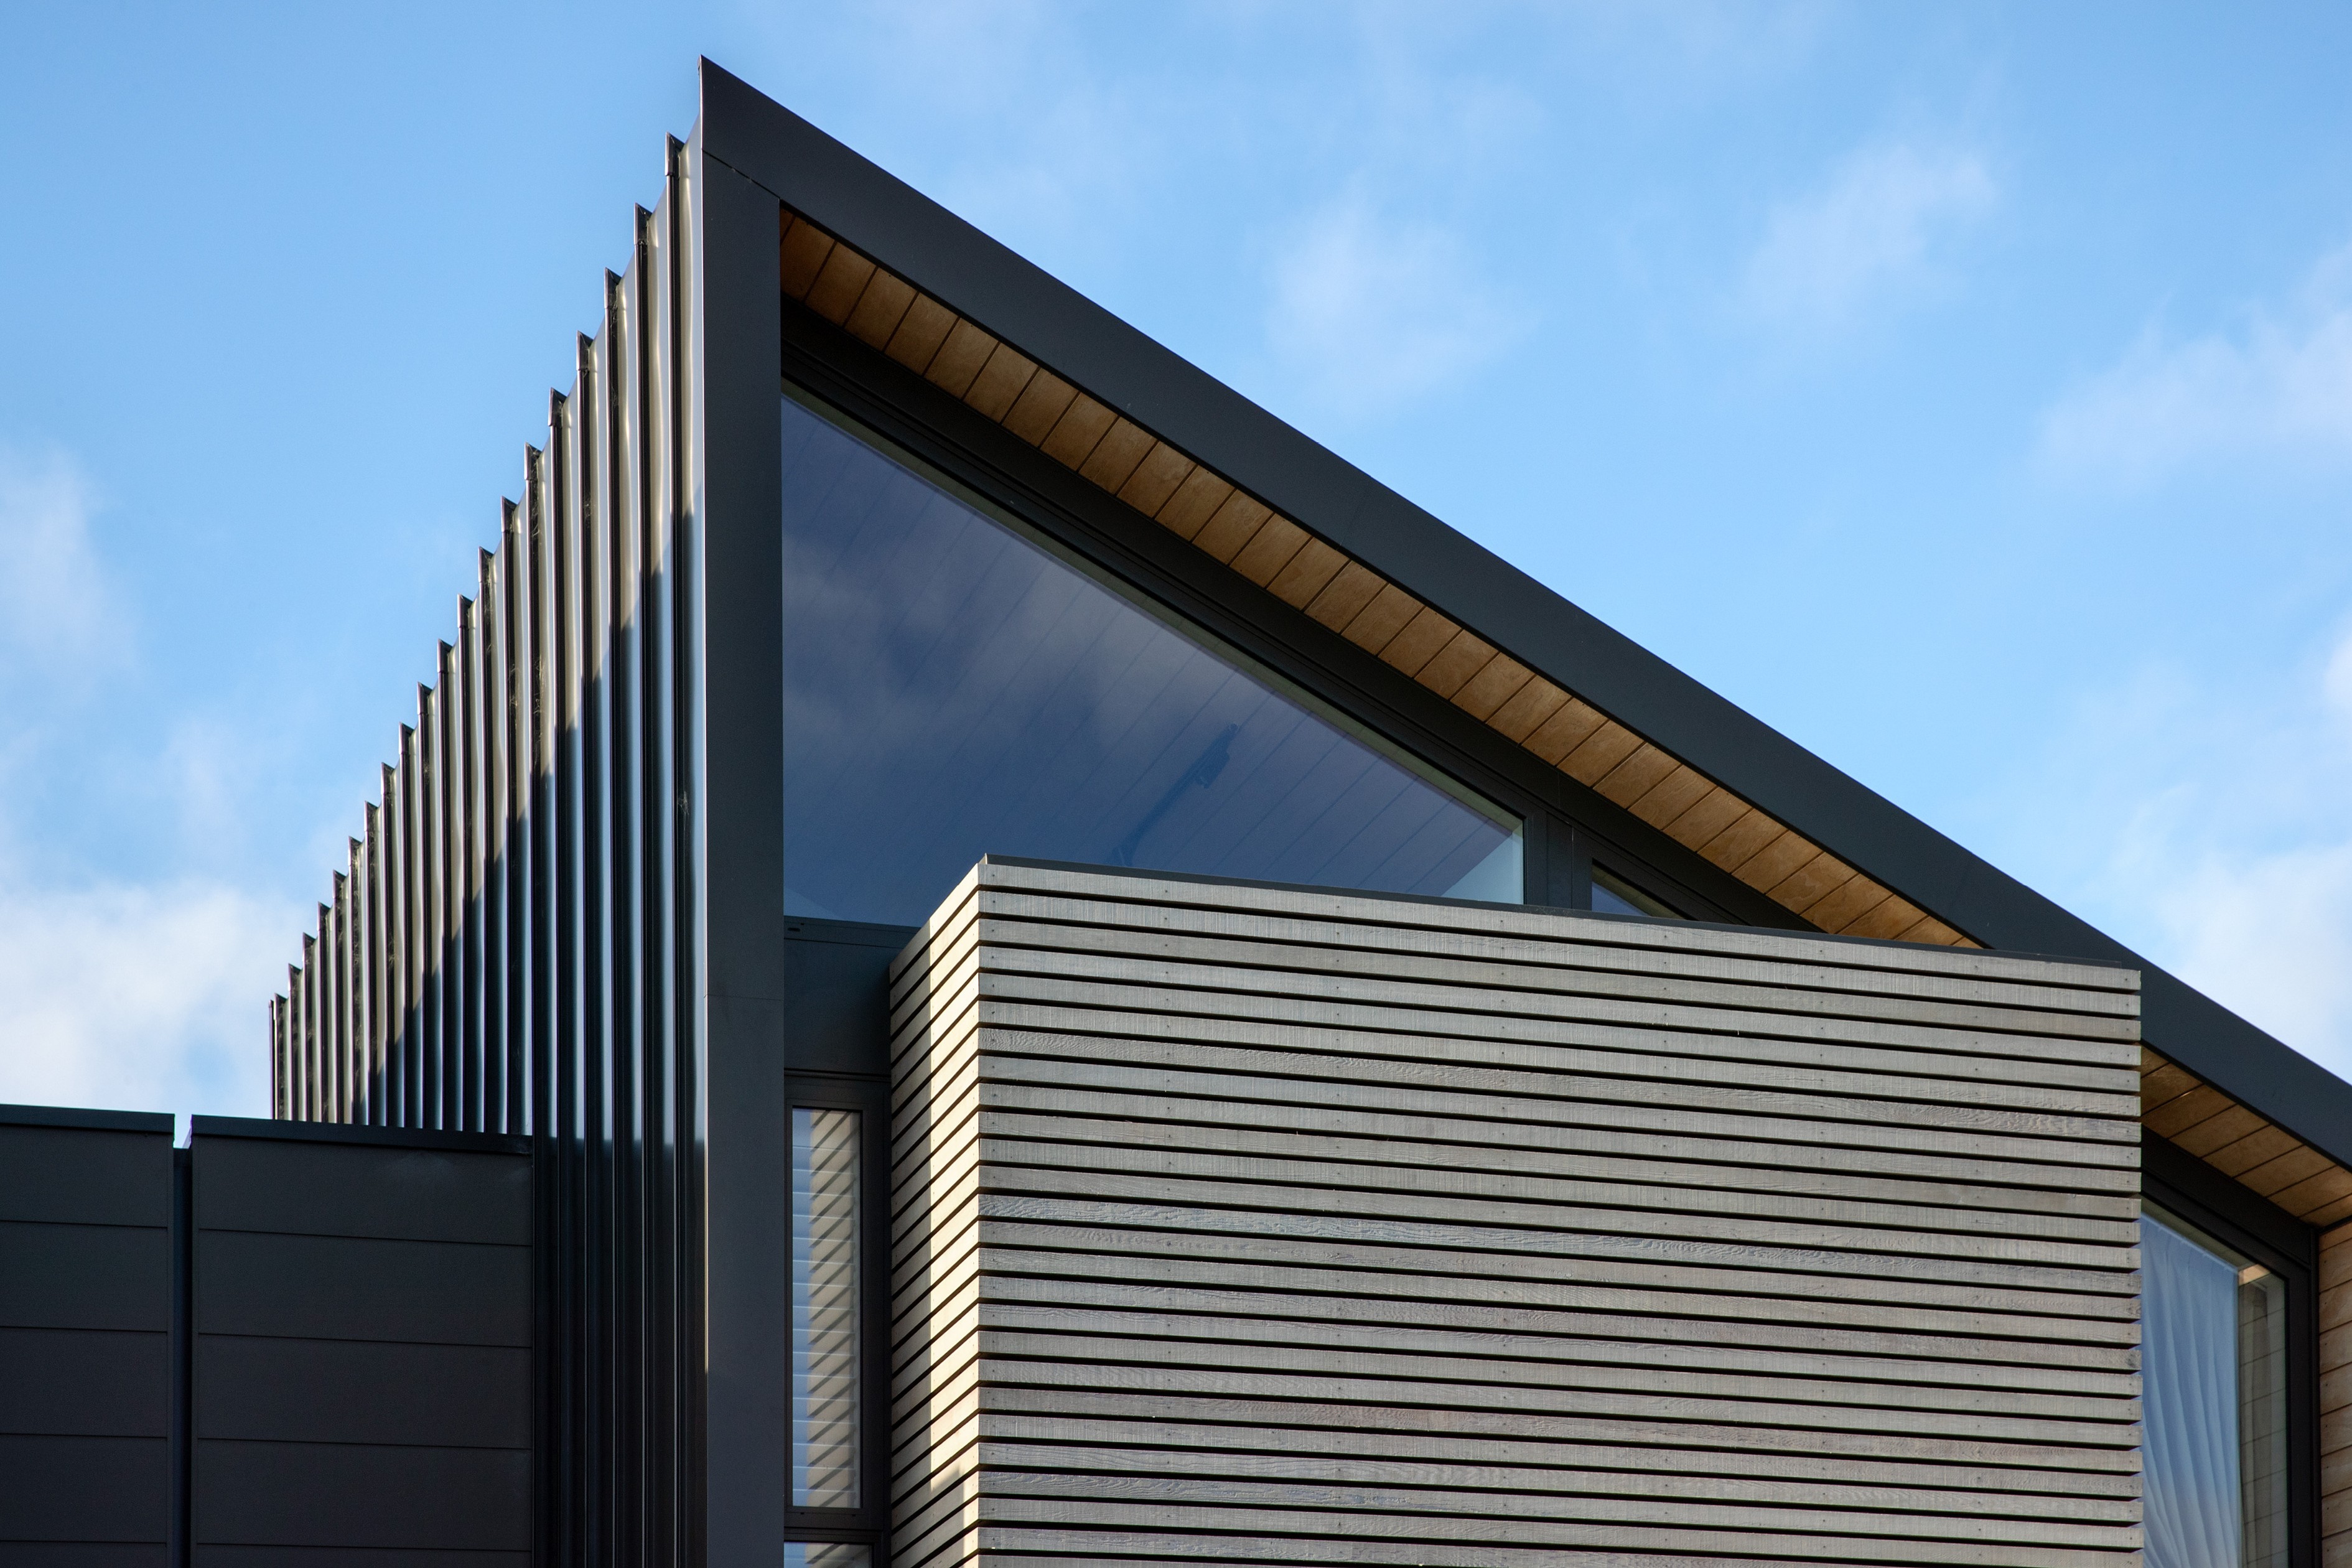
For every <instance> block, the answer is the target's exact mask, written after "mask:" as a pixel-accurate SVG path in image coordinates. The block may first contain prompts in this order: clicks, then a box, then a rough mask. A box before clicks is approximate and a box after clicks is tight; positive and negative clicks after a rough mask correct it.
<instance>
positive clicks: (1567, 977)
mask: <svg viewBox="0 0 2352 1568" xmlns="http://www.w3.org/2000/svg"><path fill="white" fill-rule="evenodd" d="M2137 984H2138V978H2137V973H2136V972H2133V971H2130V970H2126V969H2117V968H2109V967H2103V966H2095V965H2088V964H2081V963H2066V962H2058V961H2052V960H2041V959H2028V958H2019V957H2013V956H2010V955H2007V954H1997V953H1989V952H1980V951H1971V950H1961V949H1952V948H1929V947H1922V946H1910V945H1896V944H1893V943H1876V942H1851V941H1837V940H1833V939H1828V938H1822V937H1811V936H1806V937H1794V936H1789V935H1785V934H1780V933H1769V932H1761V931H1726V930H1722V929H1719V928H1712V929H1711V928H1697V927H1692V926H1687V925H1682V924H1676V923H1667V922H1647V921H1622V920H1616V919H1612V918H1609V917H1595V916H1587V915H1571V914H1562V913H1558V912H1549V911H1547V912H1537V911H1532V910H1519V909H1505V908H1499V907H1483V908H1482V907H1475V906H1470V905H1463V904H1449V903H1433V902H1416V901H1412V900H1390V899H1381V898H1374V897H1366V896H1360V895H1353V894H1341V893H1330V892H1322V891H1314V890H1305V889H1277V888H1268V887H1265V886H1245V885H1227V884H1215V883H1208V882H1200V881H1192V880H1184V879H1173V878H1159V877H1152V876H1149V875H1140V874H1125V873H1118V872H1110V871H1097V870H1092V869H1088V868H1057V867H1046V866H1040V865H1037V864H1034V863H1026V864H1023V863H1002V862H993V861H991V862H984V863H983V864H982V865H981V866H980V867H978V868H975V869H974V871H973V872H972V874H971V876H970V877H968V878H967V879H965V880H964V882H963V883H962V885H961V887H959V888H958V889H956V890H955V891H954V893H953V894H952V895H951V896H950V898H949V899H948V900H947V901H946V903H944V904H943V905H942V906H941V907H940V910H939V912H938V913H937V914H936V915H935V916H934V917H933V919H932V920H931V921H930V923H929V924H928V925H927V926H925V927H924V929H923V930H922V931H921V932H920V933H919V935H918V936H917V937H916V939H915V940H914V942H912V943H910V944H909V945H908V947H907V949H906V950H905V951H904V952H902V953H901V954H900V955H899V957H898V959H897V960H896V961H895V963H894V964H893V966H892V971H891V993H890V994H891V1006H892V1014H891V1017H892V1051H893V1057H894V1066H893V1069H892V1070H893V1090H892V1093H893V1113H892V1136H893V1147H892V1158H893V1184H894V1191H893V1197H892V1205H893V1220H892V1225H893V1253H892V1260H891V1282H892V1310H893V1313H894V1329H893V1352H892V1354H893V1368H892V1405H891V1422H892V1443H893V1460H892V1468H893V1480H892V1510H893V1518H892V1530H893V1542H892V1562H893V1563H894V1564H897V1565H898V1568H916V1565H944V1564H948V1563H961V1562H968V1561H975V1560H982V1559H984V1560H987V1561H990V1562H995V1563H1016V1562H1024V1561H1026V1560H1028V1559H1030V1558H1032V1557H1036V1558H1043V1557H1046V1556H1056V1557H1068V1556H1071V1555H1076V1556H1079V1557H1084V1558H1088V1559H1098V1558H1126V1559H1146V1560H1149V1559H1156V1558H1157V1559H1168V1560H1171V1561H1183V1562H1187V1563H1200V1562H1202V1561H1204V1560H1222V1561H1231V1562H1251V1563H1334V1562H1349V1563H1448V1564H1465V1565H1467V1564H1528V1565H1530V1568H1532V1565H1535V1564H1551V1563H1561V1564H1566V1563H1580V1564H1600V1563H1627V1564H1630V1563H1633V1562H1635V1561H1637V1560H1638V1561H1639V1562H1641V1563H1646V1564H1650V1565H1652V1568H1664V1565H1666V1564H1689V1565H1696V1564H1702V1563H1719V1564H1729V1563H1759V1562H1762V1561H1765V1560H1780V1561H1786V1560H1790V1559H1797V1560H1802V1561H1808V1562H1829V1563H1976V1564H2016V1565H2020V1568H2023V1565H2028V1564H2030V1565H2032V1568H2068V1565H2088V1564H2094V1563H2099V1564H2105V1563H2114V1564H2118V1565H2120V1564H2124V1563H2137V1560H2138V1559H2137V1552H2138V1549H2139V1545H2140V1531H2139V1501H2138V1493H2139V1486H2138V1468H2139V1456H2138V1451H2137V1440H2138V1439H2137V1426H2136V1422H2137V1418H2138V1403H2137V1396H2138V1392H2139V1381H2138V1374H2137V1364H2138V1352H2137V1342H2138V1321H2137V1318H2138V1296H2137V1290H2138V1279H2137V1274H2136V1272H2135V1270H2136V1268H2137V1251H2136V1249H2135V1247H2134V1242H2135V1238H2136V1236H2137V1229H2136V1221H2135V1216H2136V1215H2137V1199H2138V1192H2139V1135H2140V1134H2139V1126H2138V1121H2137V1118H2138V1113H2139V1100H2138V1096H2137V1088H2138V1081H2139V1071H2138V1066H2139V1047H2138V1045H2137V1032H2138V1030H2137V1012H2138V1007H2137V1001H2138V998H2137Z"/></svg>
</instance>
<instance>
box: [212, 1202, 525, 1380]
mask: <svg viewBox="0 0 2352 1568" xmlns="http://www.w3.org/2000/svg"><path fill="white" fill-rule="evenodd" d="M200 1185H201V1183H200ZM196 1234H197V1236H198V1237H199V1239H200V1241H201V1243H202V1245H201V1246H200V1247H198V1248H197V1252H196V1290H197V1298H198V1300H199V1303H200V1306H199V1309H198V1317H197V1328H198V1330H199V1331H200V1332H204V1333H217V1334H285V1335H292V1336H297V1337H303V1338H307V1337H310V1335H312V1334H313V1333H315V1332H317V1331H319V1330H320V1328H322V1327H326V1326H331V1327H332V1328H333V1330H334V1331H336V1332H337V1333H338V1335H339V1336H341V1337H348V1338H351V1339H360V1340H408V1341H413V1342H447V1343H452V1344H473V1345H483V1344H488V1345H520V1344H528V1343H530V1249H529V1248H527V1247H482V1246H478V1245H475V1244H473V1243H468V1242H447V1241H386V1240H383V1239H380V1238H377V1237H341V1236H282V1235H269V1234H256V1233H252V1232H245V1231H231V1230H216V1229H212V1228H210V1227H206V1226H198V1227H197V1232H196Z"/></svg>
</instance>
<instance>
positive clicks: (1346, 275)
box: [1266, 195, 1520, 417]
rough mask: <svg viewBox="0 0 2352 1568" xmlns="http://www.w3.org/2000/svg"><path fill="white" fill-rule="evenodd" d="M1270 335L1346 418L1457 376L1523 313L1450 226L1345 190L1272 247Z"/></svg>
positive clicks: (1393, 405) (1375, 411)
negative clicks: (1397, 212) (1417, 219)
mask: <svg viewBox="0 0 2352 1568" xmlns="http://www.w3.org/2000/svg"><path fill="white" fill-rule="evenodd" d="M1267 291H1268V302H1267V306H1266V340H1267V342H1269V343H1270V344H1271V345H1272V347H1273V349H1274V351H1275V353H1276V356H1277V357H1278V358H1279V359H1280V360H1281V361H1282V363H1284V365H1285V366H1286V369H1287V370H1289V371H1290V373H1291V374H1294V375H1296V376H1297V377H1298V378H1299V380H1300V382H1301V383H1302V384H1304V385H1305V386H1306V387H1307V390H1308V392H1309V395H1311V396H1313V397H1314V398H1315V399H1316V400H1317V401H1318V402H1319V403H1321V404H1323V405H1325V406H1327V407H1329V408H1331V409H1332V410H1334V411H1335V412H1337V413H1339V414H1340V415H1342V416H1351V417H1353V416H1373V415H1380V414H1385V413H1389V412H1392V411H1393V410H1395V409H1397V408H1399V407H1401V406H1402V405H1405V404H1408V403H1410V402H1412V401H1413V400H1414V399H1416V398H1419V397H1423V396H1425V395H1429V394H1431V393H1433V392H1437V391H1441V390H1443V389H1444V388H1445V387H1448V386H1451V385H1453V384H1456V383H1457V382H1458V381H1459V380H1460V379H1461V378H1462V377H1463V376H1465V375H1466V374H1469V373H1470V372H1472V371H1474V370H1475V369H1476V368H1477V367H1478V366H1480V365H1482V364H1484V363H1486V362H1488V361H1489V360H1491V359H1493V358H1494V357H1495V356H1496V354H1498V353H1501V352H1502V351H1503V350H1504V349H1506V348H1507V347H1508V346H1509V344H1510V342H1512V340H1513V338H1514V337H1515V336H1516V335H1517V331H1518V328H1519V322H1520V316H1519V313H1518V312H1517V310H1514V309H1513V308H1511V307H1510V306H1509V305H1508V304H1507V301H1506V300H1505V299H1504V298H1503V297H1502V295H1501V294H1500V293H1499V291H1498V290H1496V289H1495V288H1494V286H1493V285H1491V284H1490V283H1489V282H1487V281H1486V279H1485V278H1484V276H1483V275H1482V274H1481V271H1480V269H1479V267H1478V264H1477V261H1476V259H1475V257H1474V256H1473V255H1472V254H1471V251H1470V247H1468V246H1467V245H1466V244H1465V242H1464V241H1463V239H1462V237H1460V236H1459V235H1458V234H1457V233H1455V232H1454V230H1452V229H1450V228H1448V227H1445V226H1443V225H1438V224H1433V223H1426V222H1415V221H1413V220H1412V219H1408V218H1403V217H1400V216H1395V215H1393V214H1390V213H1385V212H1382V211H1381V210H1380V209H1379V208H1378V207H1377V206H1376V205H1374V204H1373V203H1372V202H1371V201H1370V200H1369V199H1368V198H1366V197H1364V196H1362V195H1346V196H1343V197H1341V198H1340V199H1339V200H1338V201H1335V202H1332V203H1330V204H1329V205H1326V206H1324V207H1322V208H1321V209H1320V210H1318V211H1317V212H1316V213H1314V214H1312V215H1311V216H1309V217H1308V218H1307V221H1305V222H1304V223H1302V224H1301V225H1299V226H1297V229H1295V230H1294V231H1293V232H1292V233H1291V234H1290V235H1289V236H1288V237H1287V238H1286V241H1285V242H1284V243H1283V244H1282V245H1281V246H1280V247H1278V248H1277V249H1276V253H1275V256H1274V258H1273V265H1272V267H1271V268H1269V275H1268V279H1267Z"/></svg>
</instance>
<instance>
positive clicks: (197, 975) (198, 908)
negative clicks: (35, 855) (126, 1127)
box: [0, 868, 300, 1116]
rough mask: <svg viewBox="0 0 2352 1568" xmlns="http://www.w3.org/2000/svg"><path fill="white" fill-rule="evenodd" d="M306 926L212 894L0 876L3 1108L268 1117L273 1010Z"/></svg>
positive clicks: (220, 892)
mask: <svg viewBox="0 0 2352 1568" xmlns="http://www.w3.org/2000/svg"><path fill="white" fill-rule="evenodd" d="M299 919H300V917H299V913H298V912H297V911H296V910H293V909H291V908H290V907H285V906H281V905H279V904H278V903H275V902H271V901H268V900H261V899H257V898H255V897H254V896H252V895H251V894H249V893H246V892H242V891H240V890H238V889H234V888H231V887H227V886H225V885H222V884H220V883H215V882H188V883H182V884H177V885H172V886H165V887H153V888H150V887H140V886H135V885H130V884H124V883H101V884H98V885H94V886H89V887H85V888H78V889H59V888H54V887H43V886H39V885H37V884H35V883H33V882H31V881H30V880H28V879H25V878H22V877H20V876H18V875H16V874H15V873H14V872H13V871H11V870H9V869H7V868H0V1017H5V1024H4V1025H0V1100H6V1101H11V1102H15V1103H19V1104H37V1105H82V1106H97V1107H101V1108H107V1109H113V1110H176V1111H197V1112H208V1113H216V1114H224V1115H236V1116H267V1115H268V1113H269V1107H268V1081H269V1079H268V1056H267V1054H266V1050H265V1046H266V1041H267V1038H268V1016H267V1011H266V1008H267V1002H268V997H269V996H271V995H273V994H276V993H277V992H278V991H280V990H283V989H284V987H285V981H286V967H285V966H286V959H287V950H288V946H289V941H290V938H291V933H293V932H294V931H297V930H298V929H299Z"/></svg>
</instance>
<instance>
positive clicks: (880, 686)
mask: <svg viewBox="0 0 2352 1568" xmlns="http://www.w3.org/2000/svg"><path fill="white" fill-rule="evenodd" d="M783 423H784V518H783V533H784V703H785V710H784V747H785V786H784V787H785V850H784V875H785V883H786V888H787V891H786V895H785V899H786V906H785V907H786V910H787V912H789V913H793V914H802V915H811V916H816V917H820V918H824V917H832V918H835V919H841V920H862V921H885V922H889V923H897V924H912V923H914V922H916V921H920V920H922V919H924V918H925V917H926V916H928V915H929V913H930V911H931V910H932V908H933V907H934V906H935V905H936V904H937V903H938V902H939V900H940V899H941V898H942V897H944V896H945V895H946V893H947V891H948V889H949V888H950V887H951V886H952V885H953V883H954V880H955V879H956V878H958V877H960V876H961V875H962V874H963V872H964V871H965V870H966V869H968V868H970V867H971V864H972V862H973V861H975V860H977V859H979V858H981V857H982V855H984V854H998V855H1025V856H1034V857H1036V858H1042V859H1055V860H1077V861H1085V862H1087V863H1090V864H1096V865H1116V866H1139V867H1148V868H1153V869H1158V870H1170V871H1188V872H1193V873H1198V874H1202V875H1208V876H1222V877H1235V878H1249V879H1263V880H1269V881H1284V882H1310V883H1321V884H1325V885H1330V886H1337V887H1347V888H1364V889H1376V890H1380V891H1385V892H1401V893H1422V894H1430V895H1436V896H1451V897H1455V898H1467V899H1486V900H1496V901H1498V902H1507V903H1517V902H1518V901H1520V899H1521V896H1522V893H1521V888H1522V884H1521V869H1520V842H1521V836H1520V832H1519V823H1518V821H1517V818H1516V817H1514V816H1511V815H1510V814H1508V813H1507V812H1505V811H1502V810H1501V809H1499V808H1497V807H1496V806H1495V805H1491V804H1489V803H1487V802H1485V801H1483V800H1481V799H1479V798H1478V797H1476V796H1475V795H1472V794H1470V793H1469V792H1468V791H1466V790H1465V789H1463V788H1462V787H1461V786H1460V785H1459V784H1455V783H1454V782H1453V781H1451V780H1449V779H1446V778H1444V776H1443V775H1441V774H1439V773H1436V772H1435V771H1434V770H1433V769H1431V768H1430V767H1428V766H1427V765H1426V764H1424V763H1421V762H1420V761H1419V760H1417V759H1415V758H1413V757H1412V756H1410V755H1408V754H1407V753H1405V752H1402V751H1401V750H1400V749H1398V748H1396V747H1394V746H1392V745H1391V744H1389V743H1387V742H1384V741H1382V740H1381V739H1380V738H1378V737H1376V736H1373V735H1371V734H1370V733H1369V732H1368V731H1364V730H1363V729H1362V728H1361V727H1360V726H1359V725H1356V724H1354V723H1353V722H1351V721H1349V720H1348V719H1347V718H1345V717H1343V716H1342V715H1340V714H1339V713H1338V712H1337V711H1336V710H1332V709H1330V708H1328V707H1327V706H1325V705H1323V704H1321V703H1319V702H1318V701H1317V700H1315V699H1313V698H1311V697H1309V696H1308V695H1307V694H1306V693H1305V692H1303V691H1300V690H1298V689H1297V688H1295V687H1292V686H1290V685H1288V684H1287V683H1286V682H1284V681H1283V680H1282V679H1280V678H1279V677H1276V676H1275V675H1274V674H1273V673H1272V672H1271V671H1268V670H1266V669H1265V668H1262V667H1259V666H1256V665H1255V664H1254V663H1252V662H1251V661H1249V660H1248V659H1246V658H1243V657H1242V656H1241V655H1240V654H1239V653H1237V652H1236V651H1235V650H1234V649H1232V648H1229V647H1224V646H1223V645H1221V644H1218V643H1216V642H1214V641H1213V639H1210V638H1209V637H1206V636H1205V634H1203V633H1202V632H1201V631H1199V630H1198V629H1197V628H1194V627H1191V626H1186V625H1184V624H1182V623H1181V622H1179V621H1178V620H1176V619H1175V618H1174V617H1173V616H1171V615H1169V614H1168V613H1166V612H1165V611H1164V610H1162V609H1160V607H1158V606H1156V605H1151V604H1150V603H1149V602H1147V601H1145V600H1142V599H1140V598H1139V597H1137V596H1135V595H1131V594H1129V592H1127V591H1125V590H1124V589H1122V588H1121V587H1120V586H1119V585H1118V584H1113V583H1111V582H1109V581H1108V580H1107V579H1105V578H1103V577H1101V576H1099V575H1097V574H1094V573H1092V572H1091V571H1090V570H1089V569H1087V567H1085V566H1084V565H1083V564H1082V563H1077V562H1076V561H1075V560H1073V559H1070V558H1068V557H1066V556H1065V555H1063V554H1060V553H1057V552H1056V551H1055V548H1053V547H1052V546H1050V545H1049V544H1048V542H1045V540H1043V539H1042V538H1041V537H1039V536H1037V535H1034V534H1033V533H1031V532H1028V531H1025V530H1024V528H1023V527H1022V526H1021V525H1020V524H1019V523H1017V522H1016V521H1013V520H1012V519H1010V518H1009V517H1007V516H1005V515H1003V514H1002V513H999V512H994V511H992V510H988V509H987V508H986V507H985V506H984V504H983V503H982V502H981V501H980V500H978V499H977V498H975V497H972V496H970V495H967V494H964V493H961V492H960V491H957V490H955V489H952V488H951V487H950V486H949V485H948V484H947V483H946V482H945V481H944V480H941V479H939V478H938V476H935V475H931V474H929V473H924V472H918V471H917V470H916V469H915V468H912V467H910V466H908V464H907V463H905V462H902V461H900V460H898V458H895V457H893V456H887V455H885V453H884V452H883V451H882V450H881V449H880V448H878V447H876V446H874V445H872V444H871V443H870V442H868V441H867V440H866V439H864V438H862V437H859V436H857V435H853V434H852V433H850V432H849V431H848V430H846V429H845V428H843V427H842V426H840V425H839V424H837V423H835V421H834V420H832V419H831V418H829V417H826V416H823V415H821V414H819V413H817V412H816V411H814V410H813V409H811V408H809V407H805V406H803V405H801V404H800V403H798V402H796V401H794V400H793V399H792V398H789V397H787V398H786V399H784V401H783Z"/></svg>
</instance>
